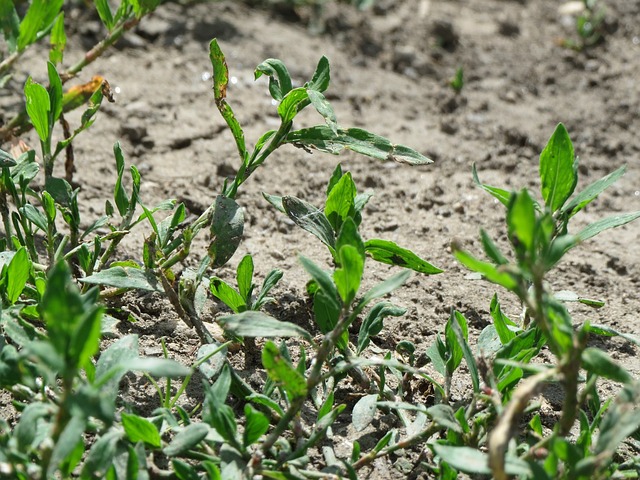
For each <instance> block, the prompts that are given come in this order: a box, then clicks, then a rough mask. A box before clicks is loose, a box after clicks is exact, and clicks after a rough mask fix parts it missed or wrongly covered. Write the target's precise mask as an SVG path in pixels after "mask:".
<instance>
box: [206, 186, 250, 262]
mask: <svg viewBox="0 0 640 480" xmlns="http://www.w3.org/2000/svg"><path fill="white" fill-rule="evenodd" d="M243 231H244V213H243V210H242V208H240V206H239V205H238V204H237V203H236V201H235V200H234V199H232V198H227V197H224V196H222V195H218V197H216V203H215V209H214V211H213V220H212V222H211V243H209V248H208V250H207V253H208V254H209V257H211V267H213V268H217V267H221V266H223V265H224V264H225V263H227V262H228V261H229V259H230V258H231V257H232V256H233V254H234V253H235V252H236V250H237V249H238V245H240V241H241V240H242V233H243Z"/></svg>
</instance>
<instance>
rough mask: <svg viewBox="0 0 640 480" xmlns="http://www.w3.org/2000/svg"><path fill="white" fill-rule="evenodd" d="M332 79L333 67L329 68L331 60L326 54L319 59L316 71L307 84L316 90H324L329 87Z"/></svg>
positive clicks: (309, 87)
mask: <svg viewBox="0 0 640 480" xmlns="http://www.w3.org/2000/svg"><path fill="white" fill-rule="evenodd" d="M330 80H331V69H330V68H329V60H328V59H327V57H325V56H324V55H323V56H322V58H320V61H318V66H317V67H316V71H315V72H314V73H313V77H312V78H311V81H310V82H308V83H307V84H305V86H306V87H307V88H308V89H311V90H315V91H316V92H324V91H325V90H326V89H327V88H329V82H330Z"/></svg>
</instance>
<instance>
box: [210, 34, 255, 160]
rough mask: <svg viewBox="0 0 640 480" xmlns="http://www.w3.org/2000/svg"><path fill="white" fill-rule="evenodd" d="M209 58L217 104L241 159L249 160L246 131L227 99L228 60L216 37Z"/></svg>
mask: <svg viewBox="0 0 640 480" xmlns="http://www.w3.org/2000/svg"><path fill="white" fill-rule="evenodd" d="M209 59H210V60H211V67H212V68H213V94H214V98H215V101H216V106H217V107H218V110H219V111H220V114H221V115H222V118H224V120H225V122H227V125H228V127H229V130H231V133H232V134H233V138H234V140H235V142H236V148H237V149H238V153H239V154H240V159H241V160H242V162H243V163H245V162H246V161H247V157H248V154H247V147H246V144H245V141H244V132H243V130H242V127H241V126H240V123H239V122H238V120H237V119H236V117H235V115H234V113H233V110H232V109H231V107H230V106H229V104H228V103H227V101H226V97H227V84H228V83H229V69H228V68H227V61H226V59H225V57H224V54H223V53H222V50H220V46H219V45H218V41H217V40H216V39H215V38H214V39H213V40H211V43H210V44H209Z"/></svg>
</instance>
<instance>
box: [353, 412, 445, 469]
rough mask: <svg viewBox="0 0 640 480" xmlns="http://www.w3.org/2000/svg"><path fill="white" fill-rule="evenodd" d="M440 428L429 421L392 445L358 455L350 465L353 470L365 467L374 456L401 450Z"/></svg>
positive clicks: (422, 439) (378, 456)
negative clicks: (422, 427) (418, 429)
mask: <svg viewBox="0 0 640 480" xmlns="http://www.w3.org/2000/svg"><path fill="white" fill-rule="evenodd" d="M440 430H442V427H441V426H439V425H438V424H437V423H436V422H431V423H430V424H429V425H428V426H427V428H425V429H424V430H422V431H421V432H419V433H416V434H415V435H412V436H410V437H407V438H405V439H404V440H400V441H399V442H397V443H394V444H393V445H390V446H389V447H386V448H383V449H382V450H380V451H375V450H372V451H371V452H369V453H368V454H366V455H365V456H363V457H360V459H359V460H358V461H357V462H356V463H354V464H353V465H352V467H353V469H354V470H359V469H361V468H362V467H365V466H367V465H369V464H370V463H371V462H373V461H374V460H375V459H376V458H380V457H384V456H387V455H389V454H391V453H393V452H396V451H398V450H401V449H403V448H408V447H410V446H412V445H415V444H416V443H420V442H422V441H424V440H427V439H428V438H429V437H431V436H432V435H434V434H435V433H436V432H438V431H440Z"/></svg>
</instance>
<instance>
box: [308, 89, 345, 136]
mask: <svg viewBox="0 0 640 480" xmlns="http://www.w3.org/2000/svg"><path fill="white" fill-rule="evenodd" d="M307 96H308V98H309V101H311V105H313V107H314V108H315V109H316V112H318V113H319V114H320V115H322V118H324V121H325V123H326V124H327V126H328V127H329V128H330V129H331V131H332V132H333V133H334V134H335V135H337V134H338V119H337V118H336V113H335V112H334V111H333V107H332V106H331V104H330V103H329V101H328V100H327V99H326V98H325V96H324V95H323V94H322V93H320V92H318V91H317V90H313V89H311V88H308V89H307Z"/></svg>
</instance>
